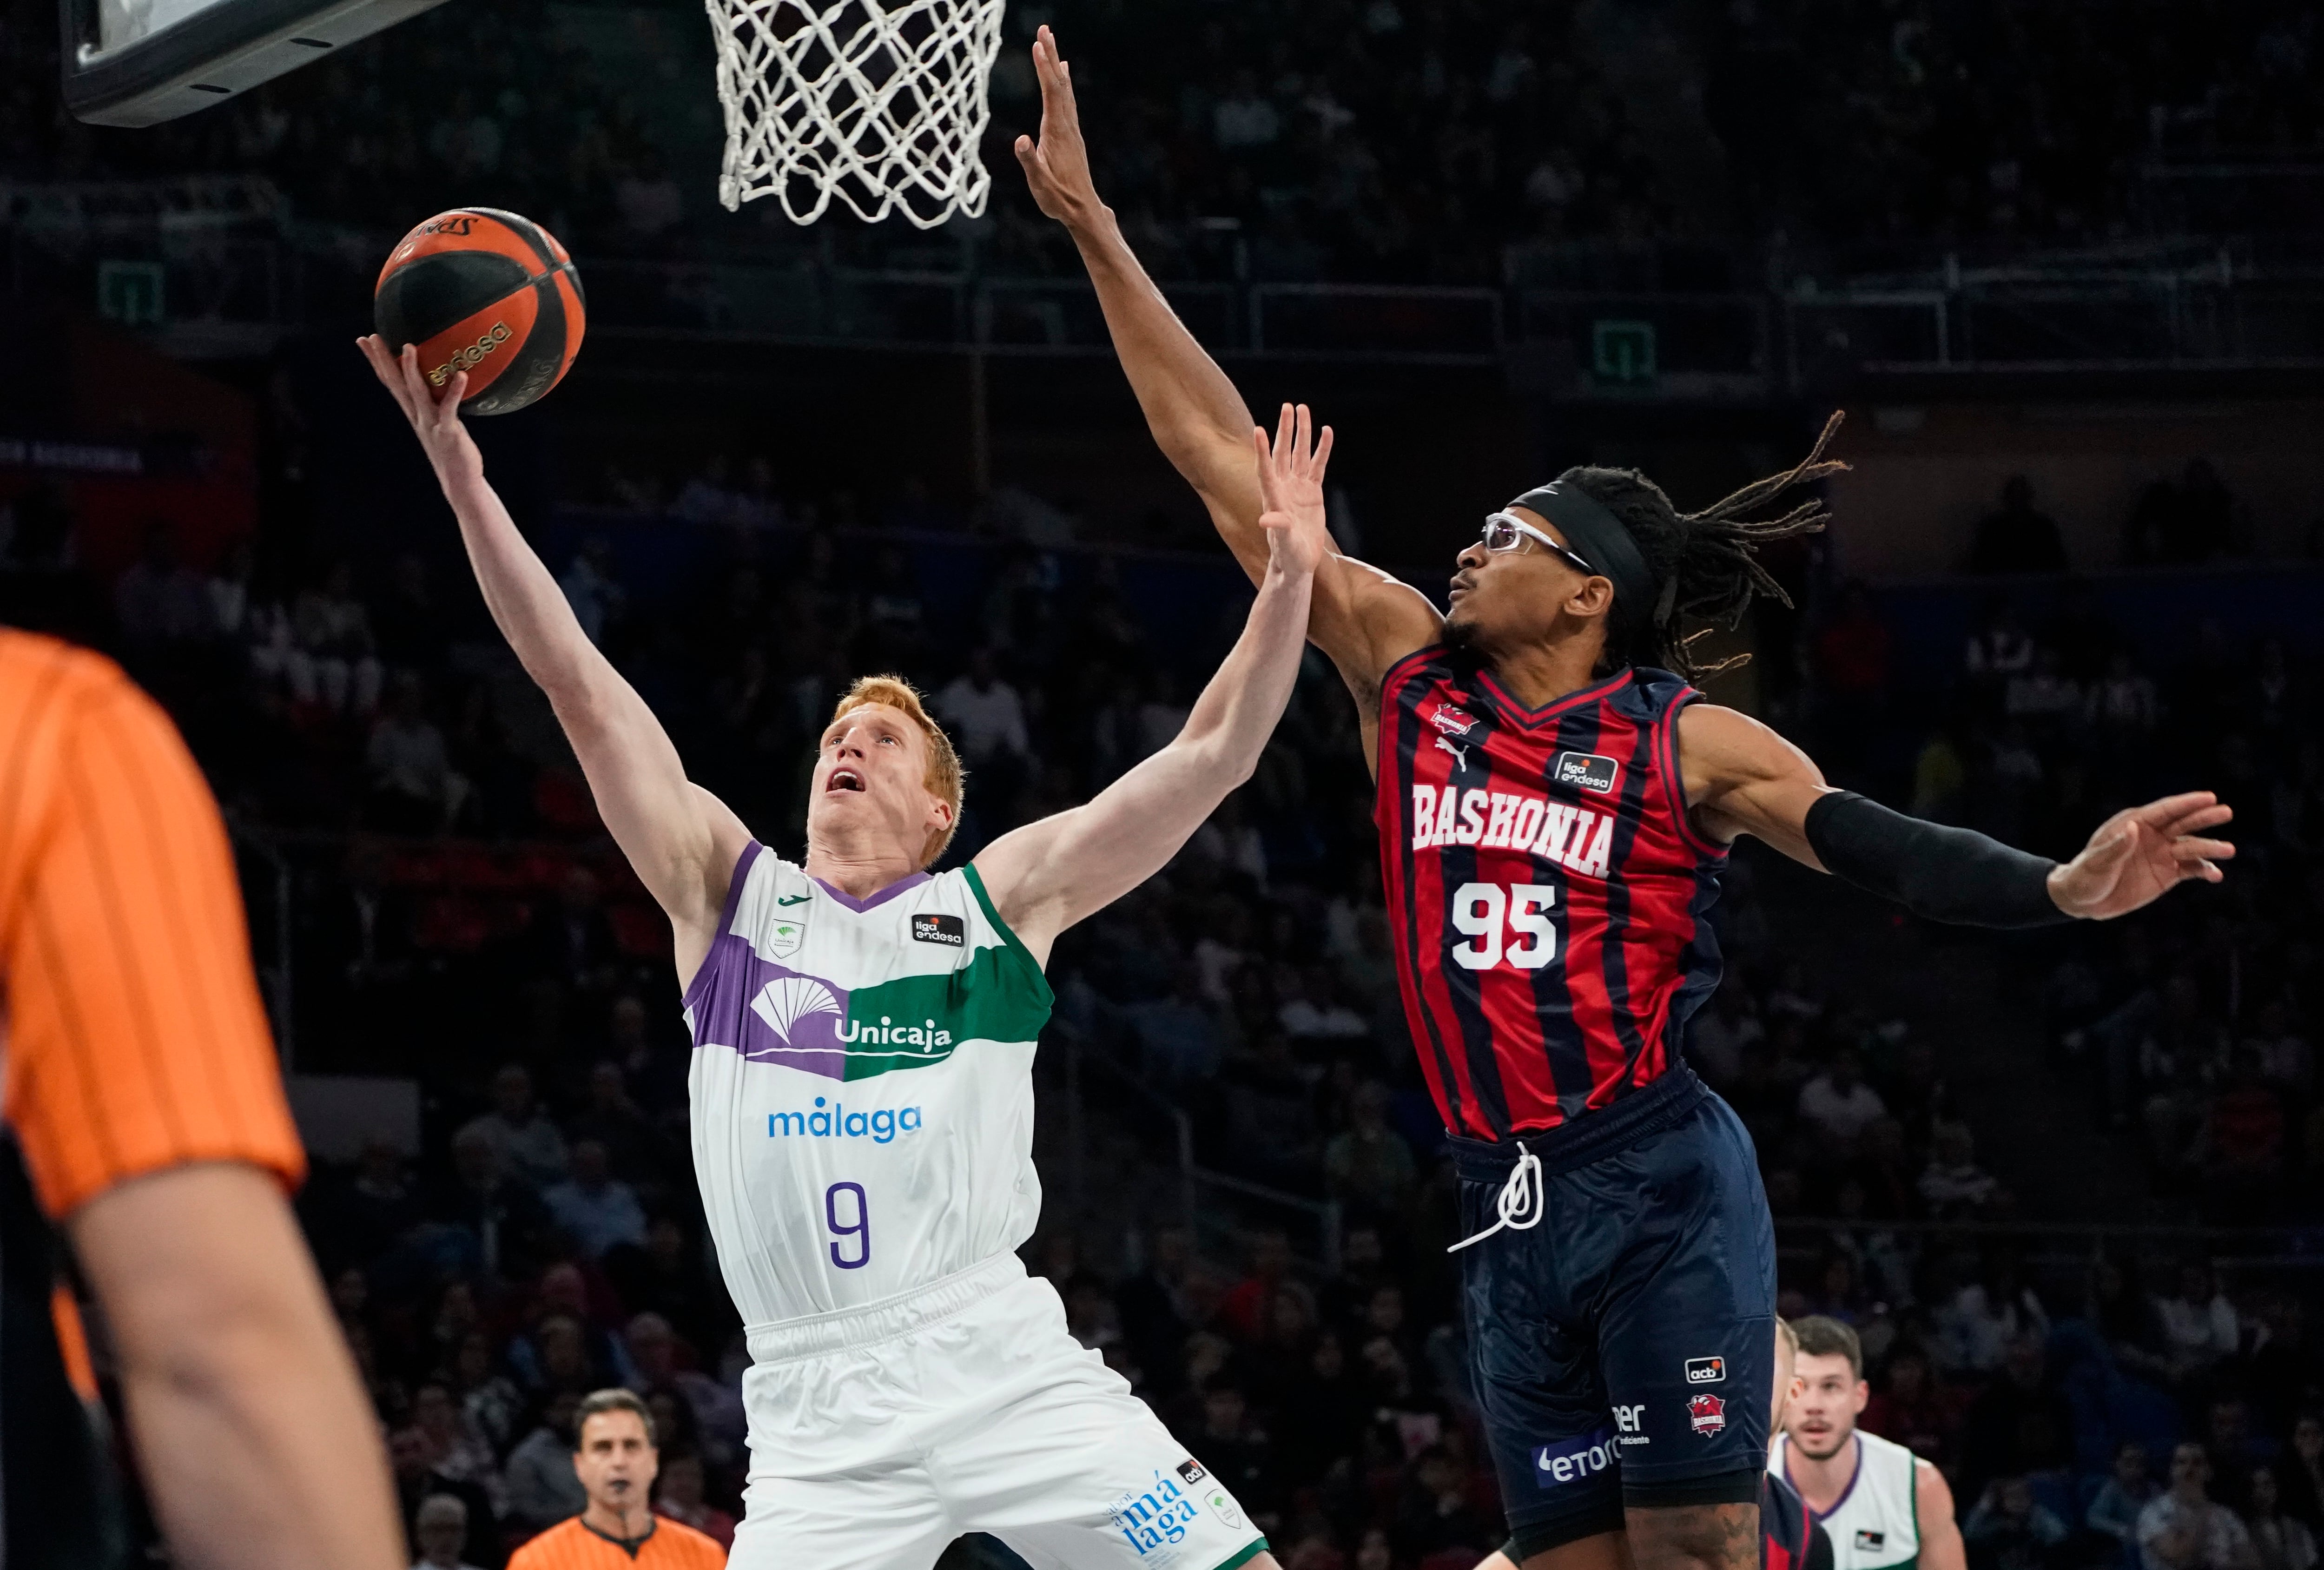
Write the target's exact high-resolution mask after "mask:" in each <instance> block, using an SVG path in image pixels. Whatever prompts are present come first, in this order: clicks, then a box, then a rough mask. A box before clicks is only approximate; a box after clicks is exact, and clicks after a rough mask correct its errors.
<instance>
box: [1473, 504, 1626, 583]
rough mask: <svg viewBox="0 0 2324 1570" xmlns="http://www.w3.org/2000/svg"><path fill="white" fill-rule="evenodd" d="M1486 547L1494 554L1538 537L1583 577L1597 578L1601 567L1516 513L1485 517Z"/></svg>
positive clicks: (1484, 537)
mask: <svg viewBox="0 0 2324 1570" xmlns="http://www.w3.org/2000/svg"><path fill="white" fill-rule="evenodd" d="M1483 539H1484V541H1485V549H1486V550H1489V551H1491V552H1493V553H1494V554H1495V555H1497V556H1498V555H1501V554H1504V553H1506V552H1508V551H1511V550H1517V548H1518V547H1519V546H1520V545H1522V544H1524V543H1525V541H1526V540H1536V541H1538V542H1539V543H1540V545H1541V548H1542V549H1543V550H1546V551H1548V552H1549V553H1550V554H1551V555H1552V556H1554V557H1556V558H1557V559H1559V560H1560V561H1563V563H1565V565H1566V566H1568V567H1570V568H1573V570H1574V571H1576V572H1578V573H1581V574H1582V575H1583V576H1584V577H1597V576H1598V569H1597V568H1594V567H1592V566H1591V565H1590V562H1589V559H1587V558H1585V557H1583V556H1582V555H1581V554H1580V553H1579V552H1577V551H1575V550H1572V549H1571V548H1570V547H1567V546H1563V545H1560V544H1559V543H1558V542H1557V541H1556V540H1552V539H1551V538H1550V537H1549V536H1548V535H1547V534H1545V533H1544V532H1543V531H1540V530H1538V529H1536V528H1535V527H1534V526H1533V525H1532V524H1530V523H1528V522H1526V521H1525V520H1524V519H1522V518H1520V517H1518V516H1517V514H1516V513H1491V514H1489V515H1488V516H1487V517H1486V519H1485V531H1484V535H1483Z"/></svg>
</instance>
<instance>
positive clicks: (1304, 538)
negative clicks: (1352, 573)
mask: <svg viewBox="0 0 2324 1570" xmlns="http://www.w3.org/2000/svg"><path fill="white" fill-rule="evenodd" d="M1313 429H1314V426H1313V421H1312V418H1311V417H1310V415H1309V414H1308V412H1307V405H1305V403H1302V404H1300V405H1298V406H1297V408H1296V409H1295V408H1294V407H1293V406H1292V405H1290V404H1288V403H1286V404H1285V405H1284V406H1283V414H1282V417H1281V418H1280V419H1279V420H1277V422H1276V430H1275V446H1274V449H1273V450H1272V451H1270V450H1268V443H1267V429H1266V427H1264V426H1257V425H1255V426H1253V427H1251V431H1250V440H1251V446H1252V447H1253V448H1256V449H1257V451H1258V454H1259V494H1260V496H1261V497H1262V498H1264V499H1265V501H1266V503H1267V511H1266V512H1265V513H1261V514H1260V515H1259V527H1261V528H1262V529H1265V530H1266V531H1267V553H1268V562H1269V563H1271V564H1272V565H1274V566H1276V567H1279V568H1282V569H1283V570H1284V571H1286V572H1289V573H1296V574H1299V575H1301V576H1303V577H1304V576H1305V575H1307V574H1310V573H1313V572H1314V570H1315V569H1316V568H1318V567H1321V566H1322V565H1323V559H1324V558H1325V557H1327V556H1329V555H1331V554H1332V535H1331V531H1330V530H1329V529H1328V528H1327V527H1326V526H1325V523H1324V510H1323V470H1324V469H1325V468H1326V467H1327V466H1329V465H1330V464H1331V461H1332V428H1331V427H1330V426H1328V425H1327V426H1325V427H1324V428H1323V431H1322V433H1321V434H1320V435H1318V436H1315V437H1314V439H1313V440H1312V441H1311V439H1310V435H1311V432H1312V431H1313Z"/></svg>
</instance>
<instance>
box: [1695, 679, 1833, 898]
mask: <svg viewBox="0 0 2324 1570" xmlns="http://www.w3.org/2000/svg"><path fill="white" fill-rule="evenodd" d="M1674 724H1675V725H1676V726H1677V730H1678V760H1679V771H1680V773H1681V775H1682V776H1683V779H1684V780H1685V784H1686V800H1687V807H1688V808H1689V816H1690V817H1691V818H1692V822H1693V824H1694V827H1695V828H1696V830H1697V831H1698V832H1699V833H1701V834H1702V835H1703V836H1705V837H1706V838H1709V839H1712V840H1716V841H1718V842H1720V843H1721V844H1727V843H1729V842H1732V841H1733V840H1735V839H1737V838H1738V837H1739V836H1743V835H1747V834H1748V835H1750V836H1753V837H1754V838H1756V839H1760V840H1764V841H1766V843H1767V844H1768V845H1773V846H1774V847H1775V849H1777V850H1779V851H1781V852H1783V853H1784V854H1785V855H1787V856H1789V857H1791V858H1792V859H1793V860H1794V861H1795V862H1798V863H1801V864H1803V865H1805V866H1810V867H1813V868H1814V869H1815V870H1816V871H1818V872H1822V871H1823V870H1824V866H1823V864H1822V862H1821V861H1820V860H1819V859H1818V858H1817V856H1816V854H1815V851H1814V849H1813V848H1812V846H1811V845H1809V844H1808V835H1807V816H1808V808H1811V807H1813V806H1814V805H1815V804H1816V800H1817V799H1818V798H1820V797H1822V796H1824V795H1827V794H1829V793H1830V791H1831V787H1830V786H1828V785H1826V784H1825V783H1824V779H1823V771H1822V770H1821V769H1819V768H1817V767H1816V765H1815V761H1814V760H1813V759H1812V758H1810V757H1809V756H1808V755H1807V754H1806V753H1803V752H1802V751H1801V750H1800V749H1799V748H1797V747H1795V746H1794V745H1793V744H1792V743H1789V742H1787V741H1785V740H1784V738H1783V737H1782V736H1780V735H1777V734H1775V731H1773V730H1772V729H1770V728H1769V727H1767V726H1766V725H1762V724H1760V723H1759V722H1758V721H1757V720H1755V719H1753V718H1752V717H1751V716H1748V715H1745V714H1739V713H1738V712H1737V711H1735V710H1734V709H1731V708H1721V707H1719V706H1718V705H1716V704H1710V703H1696V704H1691V705H1689V706H1688V707H1685V708H1683V709H1682V710H1680V711H1679V716H1678V718H1677V720H1676V721H1675V722H1674Z"/></svg>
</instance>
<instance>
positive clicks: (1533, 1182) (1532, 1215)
mask: <svg viewBox="0 0 2324 1570" xmlns="http://www.w3.org/2000/svg"><path fill="white" fill-rule="evenodd" d="M1494 1207H1495V1208H1496V1209H1498V1210H1499V1212H1500V1213H1501V1219H1500V1220H1499V1221H1497V1222H1495V1223H1493V1224H1492V1225H1490V1226H1489V1227H1487V1228H1486V1229H1485V1230H1484V1231H1482V1232H1480V1233H1476V1234H1475V1235H1474V1236H1472V1237H1464V1238H1462V1240H1461V1241H1460V1242H1456V1243H1454V1244H1453V1245H1452V1247H1451V1248H1448V1249H1446V1250H1445V1252H1446V1253H1448V1254H1455V1253H1459V1252H1460V1251H1462V1249H1465V1248H1467V1247H1468V1246H1469V1245H1470V1244H1471V1243H1473V1242H1484V1241H1485V1240H1486V1239H1487V1238H1489V1237H1490V1236H1492V1235H1493V1234H1494V1233H1497V1232H1499V1231H1500V1230H1501V1229H1502V1228H1503V1227H1507V1228H1508V1230H1509V1231H1511V1232H1526V1231H1528V1230H1530V1229H1532V1228H1534V1227H1536V1226H1539V1225H1540V1224H1541V1217H1542V1213H1543V1211H1545V1209H1547V1208H1548V1200H1547V1197H1546V1196H1545V1195H1544V1194H1543V1193H1542V1187H1541V1158H1540V1157H1539V1156H1536V1155H1535V1154H1534V1153H1533V1152H1532V1151H1531V1150H1526V1148H1525V1147H1524V1146H1523V1145H1519V1146H1518V1147H1517V1166H1516V1167H1514V1168H1511V1169H1510V1172H1509V1180H1508V1182H1506V1183H1504V1184H1502V1185H1501V1194H1500V1197H1499V1199H1498V1200H1496V1201H1495V1202H1494Z"/></svg>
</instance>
